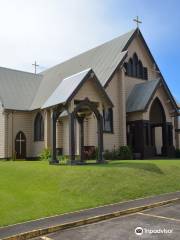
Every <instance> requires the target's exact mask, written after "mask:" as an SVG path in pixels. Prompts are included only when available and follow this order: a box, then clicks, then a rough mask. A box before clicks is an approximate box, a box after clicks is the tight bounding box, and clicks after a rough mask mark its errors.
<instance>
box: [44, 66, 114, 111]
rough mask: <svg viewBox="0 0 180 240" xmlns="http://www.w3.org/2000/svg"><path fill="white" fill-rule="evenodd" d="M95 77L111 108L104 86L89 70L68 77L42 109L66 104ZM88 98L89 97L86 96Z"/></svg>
mask: <svg viewBox="0 0 180 240" xmlns="http://www.w3.org/2000/svg"><path fill="white" fill-rule="evenodd" d="M92 77H94V80H95V81H96V85H97V87H98V89H99V91H100V92H101V93H102V94H103V96H104V97H105V99H106V101H107V102H108V104H109V106H111V107H112V106H113V104H112V102H111V100H110V98H109V96H108V95H107V93H106V92H105V90H104V88H103V86H102V85H101V83H100V82H99V80H98V79H97V77H96V75H95V73H94V72H93V70H92V69H91V68H88V69H86V70H84V71H82V72H78V73H76V74H73V75H72V76H70V77H67V78H65V79H63V80H62V81H61V82H60V84H59V85H58V87H57V88H56V89H55V91H54V92H53V93H52V94H51V96H50V97H49V98H48V99H47V101H46V102H45V103H44V105H43V106H42V109H44V108H48V107H52V106H56V105H58V104H65V103H67V102H69V101H71V99H72V98H73V96H75V94H76V93H77V91H78V90H79V89H80V87H81V86H82V85H83V83H84V82H85V81H86V80H87V79H89V78H92ZM86 97H87V96H86Z"/></svg>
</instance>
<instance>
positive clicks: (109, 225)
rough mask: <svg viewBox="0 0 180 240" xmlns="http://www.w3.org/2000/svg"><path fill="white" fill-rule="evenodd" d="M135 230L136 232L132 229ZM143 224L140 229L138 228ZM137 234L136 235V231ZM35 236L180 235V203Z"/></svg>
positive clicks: (87, 239) (115, 239)
mask: <svg viewBox="0 0 180 240" xmlns="http://www.w3.org/2000/svg"><path fill="white" fill-rule="evenodd" d="M137 227H140V229H137V233H135V229H136V228H137ZM141 228H142V229H141ZM137 234H139V235H137ZM36 239H38V240H40V239H41V240H42V239H44V240H51V239H54V240H61V239H63V240H121V239H122V240H129V239H130V240H131V239H132V240H134V239H148V240H149V239H163V240H165V239H173V240H178V239H180V203H177V204H173V205H172V204H170V205H166V206H163V207H158V208H155V209H150V210H145V211H143V212H139V213H136V214H132V215H128V216H123V217H118V218H114V219H110V220H107V221H102V222H99V223H95V224H90V225H86V226H81V227H77V228H73V229H68V230H63V231H59V232H56V233H53V234H49V235H47V236H43V237H39V238H36Z"/></svg>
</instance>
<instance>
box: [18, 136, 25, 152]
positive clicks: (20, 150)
mask: <svg viewBox="0 0 180 240" xmlns="http://www.w3.org/2000/svg"><path fill="white" fill-rule="evenodd" d="M16 142H19V146H20V149H19V152H20V155H21V152H22V143H23V142H25V140H24V139H22V133H20V134H19V139H16Z"/></svg>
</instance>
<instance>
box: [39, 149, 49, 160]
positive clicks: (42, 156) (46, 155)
mask: <svg viewBox="0 0 180 240" xmlns="http://www.w3.org/2000/svg"><path fill="white" fill-rule="evenodd" d="M39 157H40V159H41V160H46V161H49V160H50V158H51V151H50V149H49V148H45V149H43V151H42V153H41V154H40V156H39Z"/></svg>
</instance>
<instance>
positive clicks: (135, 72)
mask: <svg viewBox="0 0 180 240" xmlns="http://www.w3.org/2000/svg"><path fill="white" fill-rule="evenodd" d="M137 67H138V57H137V54H136V53H134V55H133V77H137Z"/></svg>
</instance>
